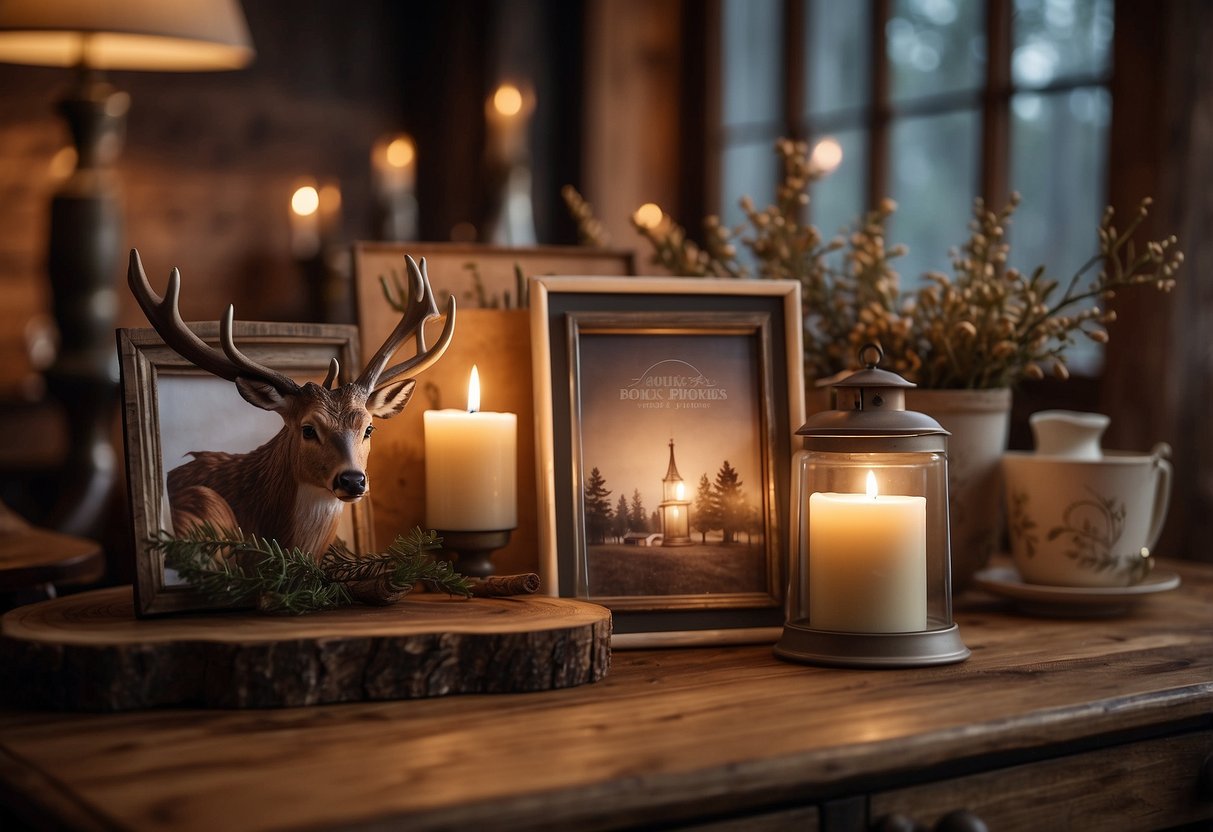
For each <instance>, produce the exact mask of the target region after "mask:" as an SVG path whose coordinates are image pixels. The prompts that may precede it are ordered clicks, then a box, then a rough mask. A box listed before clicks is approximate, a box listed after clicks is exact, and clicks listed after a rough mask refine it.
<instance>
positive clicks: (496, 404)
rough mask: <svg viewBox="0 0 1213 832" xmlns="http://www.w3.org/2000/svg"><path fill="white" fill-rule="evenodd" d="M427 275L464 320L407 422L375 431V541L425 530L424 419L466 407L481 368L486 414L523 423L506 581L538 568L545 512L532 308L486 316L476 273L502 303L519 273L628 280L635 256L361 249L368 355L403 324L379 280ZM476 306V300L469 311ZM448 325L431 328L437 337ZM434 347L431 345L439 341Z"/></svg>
mask: <svg viewBox="0 0 1213 832" xmlns="http://www.w3.org/2000/svg"><path fill="white" fill-rule="evenodd" d="M406 254H408V255H410V256H411V257H413V258H414V259H415V260H417V261H418V262H421V258H423V257H424V258H425V261H426V271H427V272H428V274H429V278H430V285H431V286H432V288H433V290H434V296H435V299H436V300H437V301H438V305H439V308H440V309H441V308H445V303H446V297H447V296H449V295H450V294H452V293H454V294H455V299H456V303H457V304H458V312H457V314H456V324H455V335H454V338H453V339H452V341H451V345H450V347H449V348H448V349H447V351H446V354H445V355H443V357H442V360H441V361H439V362H438V363H437V364H435V365H434V366H433V367H430V368H429V369H428V370H426V371H425V373H423V374H422V375H420V376H419V377H418V379H417V385H418V387H417V392H416V394H415V395H414V398H413V401H412V402H411V403H410V404H409V406H408V407H407V408H405V410H404V412H403V413H401V414H400V415H398V416H396V417H394V418H393V419H390V420H388V421H386V422H383V423H381V424H380V425H379V428H378V429H377V430H376V432H375V442H376V450H375V453H373V454H371V459H370V462H369V466H368V473H369V474H370V477H371V481H372V482H374V483H376V487H374V488H372V489H371V501H372V504H373V506H374V518H375V536H376V538H378V539H380V540H391V539H393V538H394V537H395V536H396V535H397V534H399V533H401V532H403V531H407V530H409V529H412V528H414V527H415V526H422V525H424V523H425V465H426V460H425V446H424V439H423V437H424V427H423V424H422V414H423V413H424V412H425V411H426V410H427V409H428V410H438V409H442V408H449V407H455V408H462V407H464V406H466V403H467V385H468V375H469V374H470V372H471V368H472V365H473V364H476V365H477V366H478V369H479V372H480V381H481V391H482V397H483V398H482V402H481V405H482V407H483V409H484V410H490V411H501V412H509V413H515V414H517V416H518V468H517V471H518V474H517V476H518V482H517V493H518V527H517V528H516V529H514V531H513V533H512V534H511V535H510V541H509V543H508V544H507V545H506V546H505V547H504V548H502V549H499V550H497V551H495V552H494V553H493V564H494V565H495V567H496V569H497V572H498V573H499V574H509V573H516V572H537V571H538V570H539V560H538V555H537V552H538V546H539V530H538V509H537V505H536V497H537V486H536V477H535V468H534V465H533V460H534V459H535V442H534V435H535V433H534V397H533V391H532V384H531V344H530V318H529V314H528V312H527V310H526V309H525V308H523V309H517V308H508V309H507V308H503V306H502V305H501V304H499V305H498V306H497V307H496V308H486V307H484V306H482V305H478V304H477V303H475V299H474V297H471V298H470V297H469V295H470V294H471V295H474V291H473V289H472V285H473V284H472V281H471V272H470V270H469V269H467V268H465V267H466V266H467V264H469V263H474V264H476V269H477V271H478V272H479V274H480V276H481V280H482V282H483V285H484V286H485V287H487V290H486V291H488V292H489V293H491V294H493V295H494V296H496V297H497V298H498V299H499V300H501V299H502V293H503V292H505V291H509V292H510V293H511V295H510V297H511V307H512V306H513V305H514V299H516V296H517V291H516V289H515V288H514V287H515V286H516V281H515V265H517V266H518V267H519V268H521V269H522V271H523V273H524V274H525V275H541V274H554V273H557V272H559V273H562V274H569V273H576V274H599V275H602V274H605V275H614V276H620V275H629V274H632V273H633V271H634V269H633V255H632V253H631V252H628V251H617V250H611V249H600V248H590V247H587V246H538V247H530V248H508V247H501V246H484V245H467V244H455V243H357V244H355V246H354V293H355V298H356V308H357V313H358V318H357V320H358V324H359V332H360V335H361V339H362V348H363V352H364V354H367V355H370V354H371V352H372V351H373V350H374V349H376V348H377V347H378V346H379V344H380V343H382V341H383V339H384V338H385V337H386V336H387V334H388V333H389V332H390V331H391V329H392V327H394V326H395V325H396V322H397V320H399V313H398V312H396V311H395V310H394V309H392V307H391V306H389V305H388V303H387V302H386V300H385V299H384V297H383V291H382V288H381V287H380V283H379V278H380V277H386V278H388V279H389V280H391V275H393V274H397V275H403V274H404V256H405V255H406ZM469 299H471V300H472V301H473V302H471V303H469V302H468V301H469ZM440 326H441V324H440V323H437V322H435V323H432V324H431V325H430V327H431V328H432V332H433V333H436V332H437V331H438V329H439V327H440ZM431 340H432V339H431Z"/></svg>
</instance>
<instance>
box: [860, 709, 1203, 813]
mask: <svg viewBox="0 0 1213 832" xmlns="http://www.w3.org/2000/svg"><path fill="white" fill-rule="evenodd" d="M1211 754H1213V731H1200V732H1197V733H1192V734H1184V735H1182V736H1177V737H1167V738H1165V739H1156V740H1143V741H1141V742H1135V743H1126V744H1124V745H1118V746H1113V747H1111V748H1103V749H1100V750H1098V751H1088V752H1084V753H1081V754H1072V755H1069V756H1066V757H1059V758H1056V759H1052V760H1044V761H1041V762H1036V763H1027V764H1024V765H1019V766H1011V767H1008V768H1003V769H998V770H995V771H987V772H983V773H981V774H973V775H969V776H966V777H956V778H952V779H950V780H942V781H939V782H936V783H928V784H925V785H921V786H914V787H910V788H905V789H897V790H894V791H887V792H880V793H877V794H874V795H872V798H871V804H870V811H869V817H870V818H872V819H873V821H875V820H878V819H880V818H882V817H885V816H887V815H890V814H900V815H905V816H907V817H909V818H912V819H914V820H915V821H918V822H919V823H923V824H926V825H927V826H928V827H930V826H931V825H933V824H934V823H935V822H936V821H937V820H938V819H939V818H940V817H942V816H943V815H946V814H947V813H949V812H951V811H954V810H956V809H967V810H968V811H970V812H973V813H974V814H976V815H977V816H978V817H980V818H981V819H982V820H983V821H985V823H986V825H987V826H988V827H989V829H990V830H991V832H1005V830H1017V829H1024V830H1032V832H1036V831H1037V830H1040V829H1099V830H1101V831H1102V830H1118V829H1124V830H1132V831H1133V832H1139V830H1145V829H1160V828H1165V827H1169V826H1176V825H1179V824H1185V823H1193V822H1195V821H1199V820H1204V819H1208V818H1213V783H1210V782H1209V781H1210V780H1211V779H1213V770H1211V769H1213V760H1209V757H1210V755H1211Z"/></svg>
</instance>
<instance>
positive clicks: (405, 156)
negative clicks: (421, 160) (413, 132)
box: [387, 136, 417, 168]
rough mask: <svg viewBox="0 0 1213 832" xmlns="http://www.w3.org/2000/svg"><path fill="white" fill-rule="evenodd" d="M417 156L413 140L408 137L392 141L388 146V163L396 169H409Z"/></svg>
mask: <svg viewBox="0 0 1213 832" xmlns="http://www.w3.org/2000/svg"><path fill="white" fill-rule="evenodd" d="M416 155H417V151H416V149H415V148H414V147H413V140H412V139H410V138H409V137H408V136H400V137H398V138H395V139H392V141H391V143H390V144H389V145H388V146H387V163H388V164H389V165H391V166H392V167H394V168H407V167H408V166H409V165H411V164H412V163H413V159H414V157H415V156H416Z"/></svg>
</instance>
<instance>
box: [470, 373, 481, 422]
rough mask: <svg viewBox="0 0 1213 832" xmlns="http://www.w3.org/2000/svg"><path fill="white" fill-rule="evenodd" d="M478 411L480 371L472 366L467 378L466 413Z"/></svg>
mask: <svg viewBox="0 0 1213 832" xmlns="http://www.w3.org/2000/svg"><path fill="white" fill-rule="evenodd" d="M478 410H480V371H479V370H477V369H476V365H475V364H473V365H472V375H471V376H470V377H469V378H468V413H475V412H476V411H478Z"/></svg>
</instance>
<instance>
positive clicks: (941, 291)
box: [564, 139, 1183, 389]
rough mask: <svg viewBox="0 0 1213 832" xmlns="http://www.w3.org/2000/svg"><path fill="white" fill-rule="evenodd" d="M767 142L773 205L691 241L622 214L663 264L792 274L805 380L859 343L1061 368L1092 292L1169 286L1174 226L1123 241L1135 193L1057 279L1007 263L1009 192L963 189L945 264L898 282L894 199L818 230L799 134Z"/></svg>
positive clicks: (916, 369) (931, 367) (926, 360)
mask: <svg viewBox="0 0 1213 832" xmlns="http://www.w3.org/2000/svg"><path fill="white" fill-rule="evenodd" d="M776 150H777V152H778V154H779V156H780V157H781V160H782V164H783V179H782V181H781V182H780V184H779V186H778V188H777V190H776V197H775V202H774V204H772V205H770V206H768V207H767V208H765V209H762V210H759V209H758V208H757V207H756V206H755V205H754V203H753V201H752V200H751V199H749V198H748V197H745V198H743V199H742V200H741V208H742V210H743V211H744V213H745V217H746V219H745V222H743V223H742V224H741V225H739V226H737V227H735V228H727V227H725V226H723V225H722V224H721V223H720V220H719V218H717V217H715V216H709V217H707V219H706V220H705V221H704V242H703V244H702V246H700V245H698V244H696V243H695V242H694V241H693V240H691V239H690V238H689V237H688V236H687V233H686V231H685V229H683V228H681V227H680V226H678V225H677V224H676V223H674V222H672V221H671V220H670V219H669V218H668V217H664V216H663V217H661V218H660V221H657V222H653V221H650V220H648V218H646V217H644V216H639V215H637V216H634V217H633V219H632V222H633V225H634V226H635V227H636V229H637V230H638V231H639V232H640V233H641V234H642V235H643V236H644V237H645V239H646V240H648V242H649V243H650V244H651V245H652V248H653V257H652V262H653V263H654V264H656V265H660V266H663V267H664V268H666V269H668V270H669V271H670V272H671V273H673V274H677V275H685V276H695V277H731V278H749V277H755V276H757V277H761V278H791V279H795V280H799V281H800V283H801V286H802V287H803V301H804V316H805V318H804V320H805V373H806V376H807V377H808V378H810V379H821V378H827V377H829V376H832V375H834V374H836V373H839V372H842V371H845V370H848V369H853V368H854V366H855V364H854V361H855V355H856V353H857V350H858V348H859V347H860V346H861V345H862V344H864V343H868V342H877V343H879V344H880V345H881V346H882V347H883V349H884V351H885V354H886V355H887V356H889V361H890V363H889V368H890V369H892V370H894V371H896V372H898V373H900V374H902V375H904V376H905V377H906V378H908V379H909V380H911V381H914V382H916V383H917V384H919V385H920V386H922V387H927V388H933V389H989V388H997V387H1006V386H1009V385H1012V384H1014V383H1016V382H1017V381H1019V380H1021V379H1024V378H1043V377H1044V374H1045V368H1046V367H1047V368H1049V370H1050V371H1051V372H1052V373H1053V374H1054V375H1055V376H1057V377H1059V378H1067V377H1068V375H1069V371H1068V370H1067V368H1066V350H1067V349H1068V348H1069V347H1071V346H1072V345H1073V344H1074V343H1076V341H1077V339H1078V337H1079V336H1084V337H1087V338H1091V339H1092V340H1094V341H1098V342H1101V343H1103V342H1106V341H1107V339H1108V333H1107V329H1106V326H1107V325H1108V324H1110V323H1111V322H1112V321H1113V320H1115V313H1114V312H1112V311H1104V310H1103V309H1101V308H1100V307H1099V306H1096V305H1092V302H1093V301H1100V300H1104V301H1106V300H1109V299H1111V298H1112V297H1114V296H1115V293H1116V291H1117V290H1119V289H1121V288H1123V287H1126V286H1133V285H1139V284H1153V285H1154V286H1156V287H1157V288H1158V289H1160V290H1162V291H1169V290H1170V289H1171V288H1172V287H1173V286H1174V285H1175V278H1174V275H1175V272H1176V270H1177V269H1178V268H1179V266H1180V264H1181V263H1182V262H1183V254H1182V252H1180V251H1179V250H1178V249H1177V248H1176V239H1175V237H1174V236H1172V237H1168V238H1166V239H1164V240H1160V241H1151V242H1148V243H1147V244H1146V245H1145V247H1144V249H1143V250H1141V251H1138V249H1137V248H1136V246H1135V245H1134V242H1133V240H1132V239H1131V238H1132V237H1133V234H1134V233H1135V232H1136V231H1137V229H1138V227H1139V226H1140V224H1141V222H1142V220H1143V219H1145V217H1146V215H1147V210H1148V207H1149V205H1150V200H1149V199H1146V200H1143V201H1142V203H1141V206H1140V208H1139V210H1138V212H1137V214H1136V215H1135V216H1134V217H1133V218H1132V219H1131V220H1130V221H1129V223H1128V225H1127V227H1125V228H1124V229H1123V230H1118V229H1117V228H1116V226H1115V225H1113V211H1112V209H1111V208H1108V209H1107V210H1106V211H1105V212H1104V215H1103V219H1102V221H1101V222H1100V226H1099V248H1098V251H1097V252H1096V253H1095V254H1094V255H1093V256H1092V257H1091V258H1090V259H1089V260H1088V261H1087V262H1086V263H1085V264H1083V266H1082V267H1081V268H1080V269H1078V271H1077V272H1075V273H1074V274H1073V275H1072V276H1071V277H1070V278H1069V279H1068V280H1067V281H1065V284H1064V288H1063V285H1062V282H1060V281H1057V280H1054V279H1052V278H1049V277H1047V276H1046V274H1045V267H1044V266H1039V267H1037V268H1036V269H1035V270H1033V271H1032V272H1031V274H1028V275H1025V274H1024V273H1022V272H1020V271H1019V270H1017V269H1015V268H1012V267H1010V266H1008V265H1007V261H1008V255H1009V251H1010V245H1009V243H1008V242H1007V227H1008V225H1009V224H1010V221H1011V218H1012V215H1013V214H1014V212H1015V208H1016V207H1017V206H1018V204H1019V197H1018V195H1012V197H1011V199H1010V201H1009V202H1008V203H1007V204H1006V205H1005V206H1004V207H1003V208H1002V209H1000V210H997V211H995V210H991V209H990V208H988V207H987V206H986V205H985V203H984V202H983V201H982V200H980V199H978V200H976V201H975V202H974V206H973V219H972V221H971V223H970V226H969V227H970V232H971V233H970V236H969V238H968V240H967V241H965V243H964V245H963V246H961V247H960V248H959V249H956V250H953V251H952V252H951V258H952V269H953V274H952V275H950V276H949V275H946V274H943V273H941V272H930V273H928V274H927V275H926V276H925V280H924V281H923V285H922V286H921V288H919V289H918V290H916V291H903V290H902V288H901V278H900V275H899V274H898V273H897V271H896V270H895V269H894V268H893V265H892V261H893V260H895V259H896V258H897V257H899V256H901V255H904V254H905V252H906V249H905V247H904V246H900V245H893V246H889V245H887V244H886V239H887V235H886V229H887V225H888V220H889V217H890V216H892V214H893V213H894V211H896V208H897V206H896V205H895V204H894V203H893V201H892V200H889V199H886V200H883V201H882V202H881V204H880V205H879V206H878V207H877V208H876V209H875V210H873V211H871V212H869V213H868V214H867V215H866V216H864V217H862V218H860V219H859V220H858V221H857V222H856V224H855V226H854V227H853V229H852V230H851V231H850V233H849V234H848V236H846V237H845V238H843V237H836V238H833V239H826V238H825V237H823V236H822V234H821V232H820V231H819V230H818V229H817V228H815V227H814V226H812V225H810V224H808V223H805V222H804V221H803V220H802V213H803V209H804V207H805V206H806V205H808V202H809V195H808V187H809V185H810V184H811V183H812V182H814V181H815V180H816V179H818V178H820V176H821V175H822V174H821V173H820V172H818V171H816V170H814V168H813V167H812V165H811V163H810V161H809V149H808V147H807V145H806V144H804V143H803V142H793V141H791V140H789V139H781V140H780V141H779V142H777V143H776ZM564 196H565V200H566V202H567V203H568V205H569V208H570V210H571V211H572V212H573V216H574V217H575V218H576V219H577V221H578V224H579V226H580V227H581V231H582V237H583V240H585V241H591V242H600V241H601V239H602V227H601V223H599V222H598V221H597V220H595V219H594V216H593V212H592V210H591V209H590V207H589V205H588V204H587V203H585V201H584V200H583V199H582V198H581V196H580V195H579V194H577V193H576V191H574V190H573V189H572V188H566V189H565V192H564ZM739 245H740V246H744V247H745V248H746V249H748V250H749V251H750V253H751V254H752V256H753V262H754V268H752V269H751V268H750V267H748V266H747V265H745V264H744V263H743V262H741V260H740V259H739V258H738V246H739ZM836 252H837V253H838V254H837V256H832V255H835V253H836ZM836 261H837V262H836ZM1096 267H1099V272H1098V274H1097V276H1096V277H1095V279H1094V280H1093V281H1091V282H1090V283H1086V284H1084V283H1083V282H1082V278H1083V276H1084V275H1086V274H1087V273H1088V272H1090V271H1091V270H1092V269H1094V268H1096Z"/></svg>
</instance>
